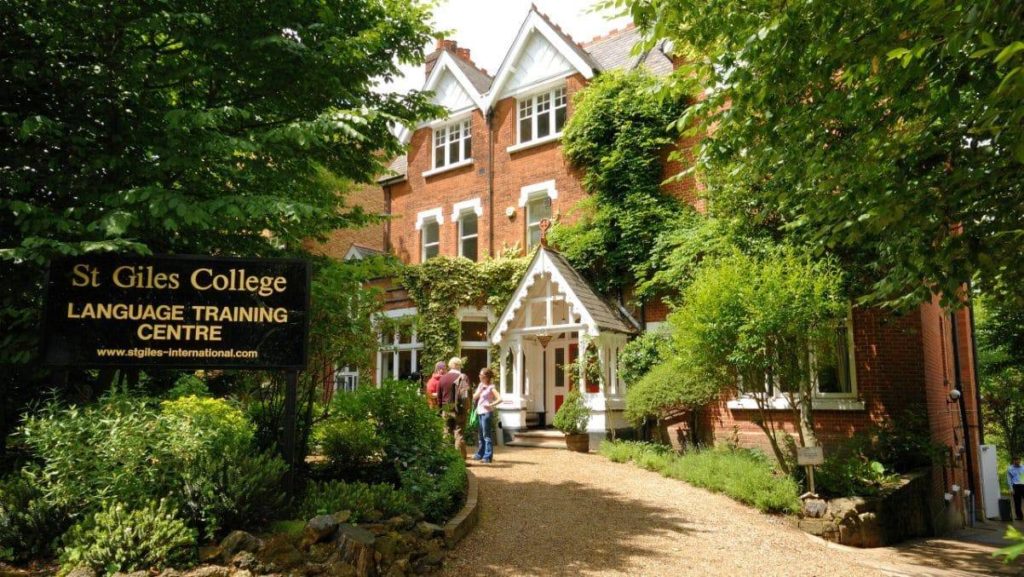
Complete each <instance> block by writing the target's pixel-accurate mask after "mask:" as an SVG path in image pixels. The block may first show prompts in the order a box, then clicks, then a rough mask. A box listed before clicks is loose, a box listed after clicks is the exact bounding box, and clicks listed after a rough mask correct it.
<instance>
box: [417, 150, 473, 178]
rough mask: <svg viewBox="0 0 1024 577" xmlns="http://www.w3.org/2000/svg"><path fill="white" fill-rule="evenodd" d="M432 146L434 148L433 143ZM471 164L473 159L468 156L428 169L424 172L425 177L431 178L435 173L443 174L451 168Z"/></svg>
mask: <svg viewBox="0 0 1024 577" xmlns="http://www.w3.org/2000/svg"><path fill="white" fill-rule="evenodd" d="M445 146H447V145H445ZM431 148H433V145H431ZM471 164H473V159H472V158H467V159H464V160H460V161H458V162H456V163H455V164H448V165H445V166H439V167H437V168H431V169H430V170H427V171H425V172H424V173H423V178H430V177H431V176H434V175H435V174H441V173H442V172H448V171H449V170H455V169H456V168H462V167H463V166H469V165H471Z"/></svg>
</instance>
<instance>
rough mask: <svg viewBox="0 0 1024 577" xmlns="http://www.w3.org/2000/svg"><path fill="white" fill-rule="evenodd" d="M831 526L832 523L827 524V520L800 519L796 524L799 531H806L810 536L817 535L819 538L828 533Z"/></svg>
mask: <svg viewBox="0 0 1024 577" xmlns="http://www.w3.org/2000/svg"><path fill="white" fill-rule="evenodd" d="M831 525H832V523H831V522H829V521H828V520H827V519H816V518H807V519H800V522H799V523H798V526H799V527H800V529H801V530H803V531H806V532H808V533H810V534H811V535H817V536H819V537H820V536H822V535H824V534H825V533H826V532H828V530H829V527H830V526H831Z"/></svg>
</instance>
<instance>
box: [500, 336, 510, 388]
mask: <svg viewBox="0 0 1024 577" xmlns="http://www.w3.org/2000/svg"><path fill="white" fill-rule="evenodd" d="M498 354H499V355H501V356H500V357H498V378H499V379H500V380H501V392H503V393H505V394H511V393H512V382H511V381H509V380H508V347H506V346H504V345H502V346H501V347H500V348H499V349H498Z"/></svg>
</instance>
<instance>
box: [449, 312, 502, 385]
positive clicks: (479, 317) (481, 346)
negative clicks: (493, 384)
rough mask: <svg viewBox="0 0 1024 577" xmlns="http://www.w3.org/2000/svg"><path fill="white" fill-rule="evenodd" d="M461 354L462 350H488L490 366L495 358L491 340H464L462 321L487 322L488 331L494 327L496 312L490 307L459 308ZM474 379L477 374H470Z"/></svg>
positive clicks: (460, 353)
mask: <svg viewBox="0 0 1024 577" xmlns="http://www.w3.org/2000/svg"><path fill="white" fill-rule="evenodd" d="M458 316H459V355H462V351H465V350H478V351H487V365H488V366H490V364H491V362H493V359H492V358H491V342H490V341H488V340H483V341H466V340H462V323H463V322H465V321H470V322H485V323H487V333H488V334H490V331H491V330H492V329H493V328H494V322H495V318H494V313H493V312H492V311H491V309H490V308H486V309H480V308H470V307H463V308H461V309H459V312H458ZM470 377H471V378H472V379H475V378H476V377H477V376H476V375H470Z"/></svg>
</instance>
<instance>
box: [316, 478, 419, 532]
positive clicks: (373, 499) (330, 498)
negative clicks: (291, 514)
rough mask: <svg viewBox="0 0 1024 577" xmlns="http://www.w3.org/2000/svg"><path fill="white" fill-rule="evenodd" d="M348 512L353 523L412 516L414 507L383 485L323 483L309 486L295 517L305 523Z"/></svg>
mask: <svg viewBox="0 0 1024 577" xmlns="http://www.w3.org/2000/svg"><path fill="white" fill-rule="evenodd" d="M339 511H350V512H351V513H352V516H351V517H350V520H351V521H353V522H359V521H365V520H372V519H374V518H376V517H377V516H378V515H379V516H380V517H381V518H386V517H393V516H395V515H414V514H416V513H417V509H416V507H415V506H414V505H413V504H412V502H411V501H410V500H409V497H408V496H407V495H406V494H405V493H404V492H402V491H400V490H398V489H395V488H394V487H392V486H391V485H388V484H386V483H375V484H368V483H361V482H355V483H346V482H345V481H325V482H322V483H310V484H309V485H308V486H307V487H306V496H305V498H304V499H303V501H302V505H301V506H300V507H299V516H300V517H301V518H303V519H308V518H310V517H314V516H316V515H330V514H332V513H337V512H339Z"/></svg>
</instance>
